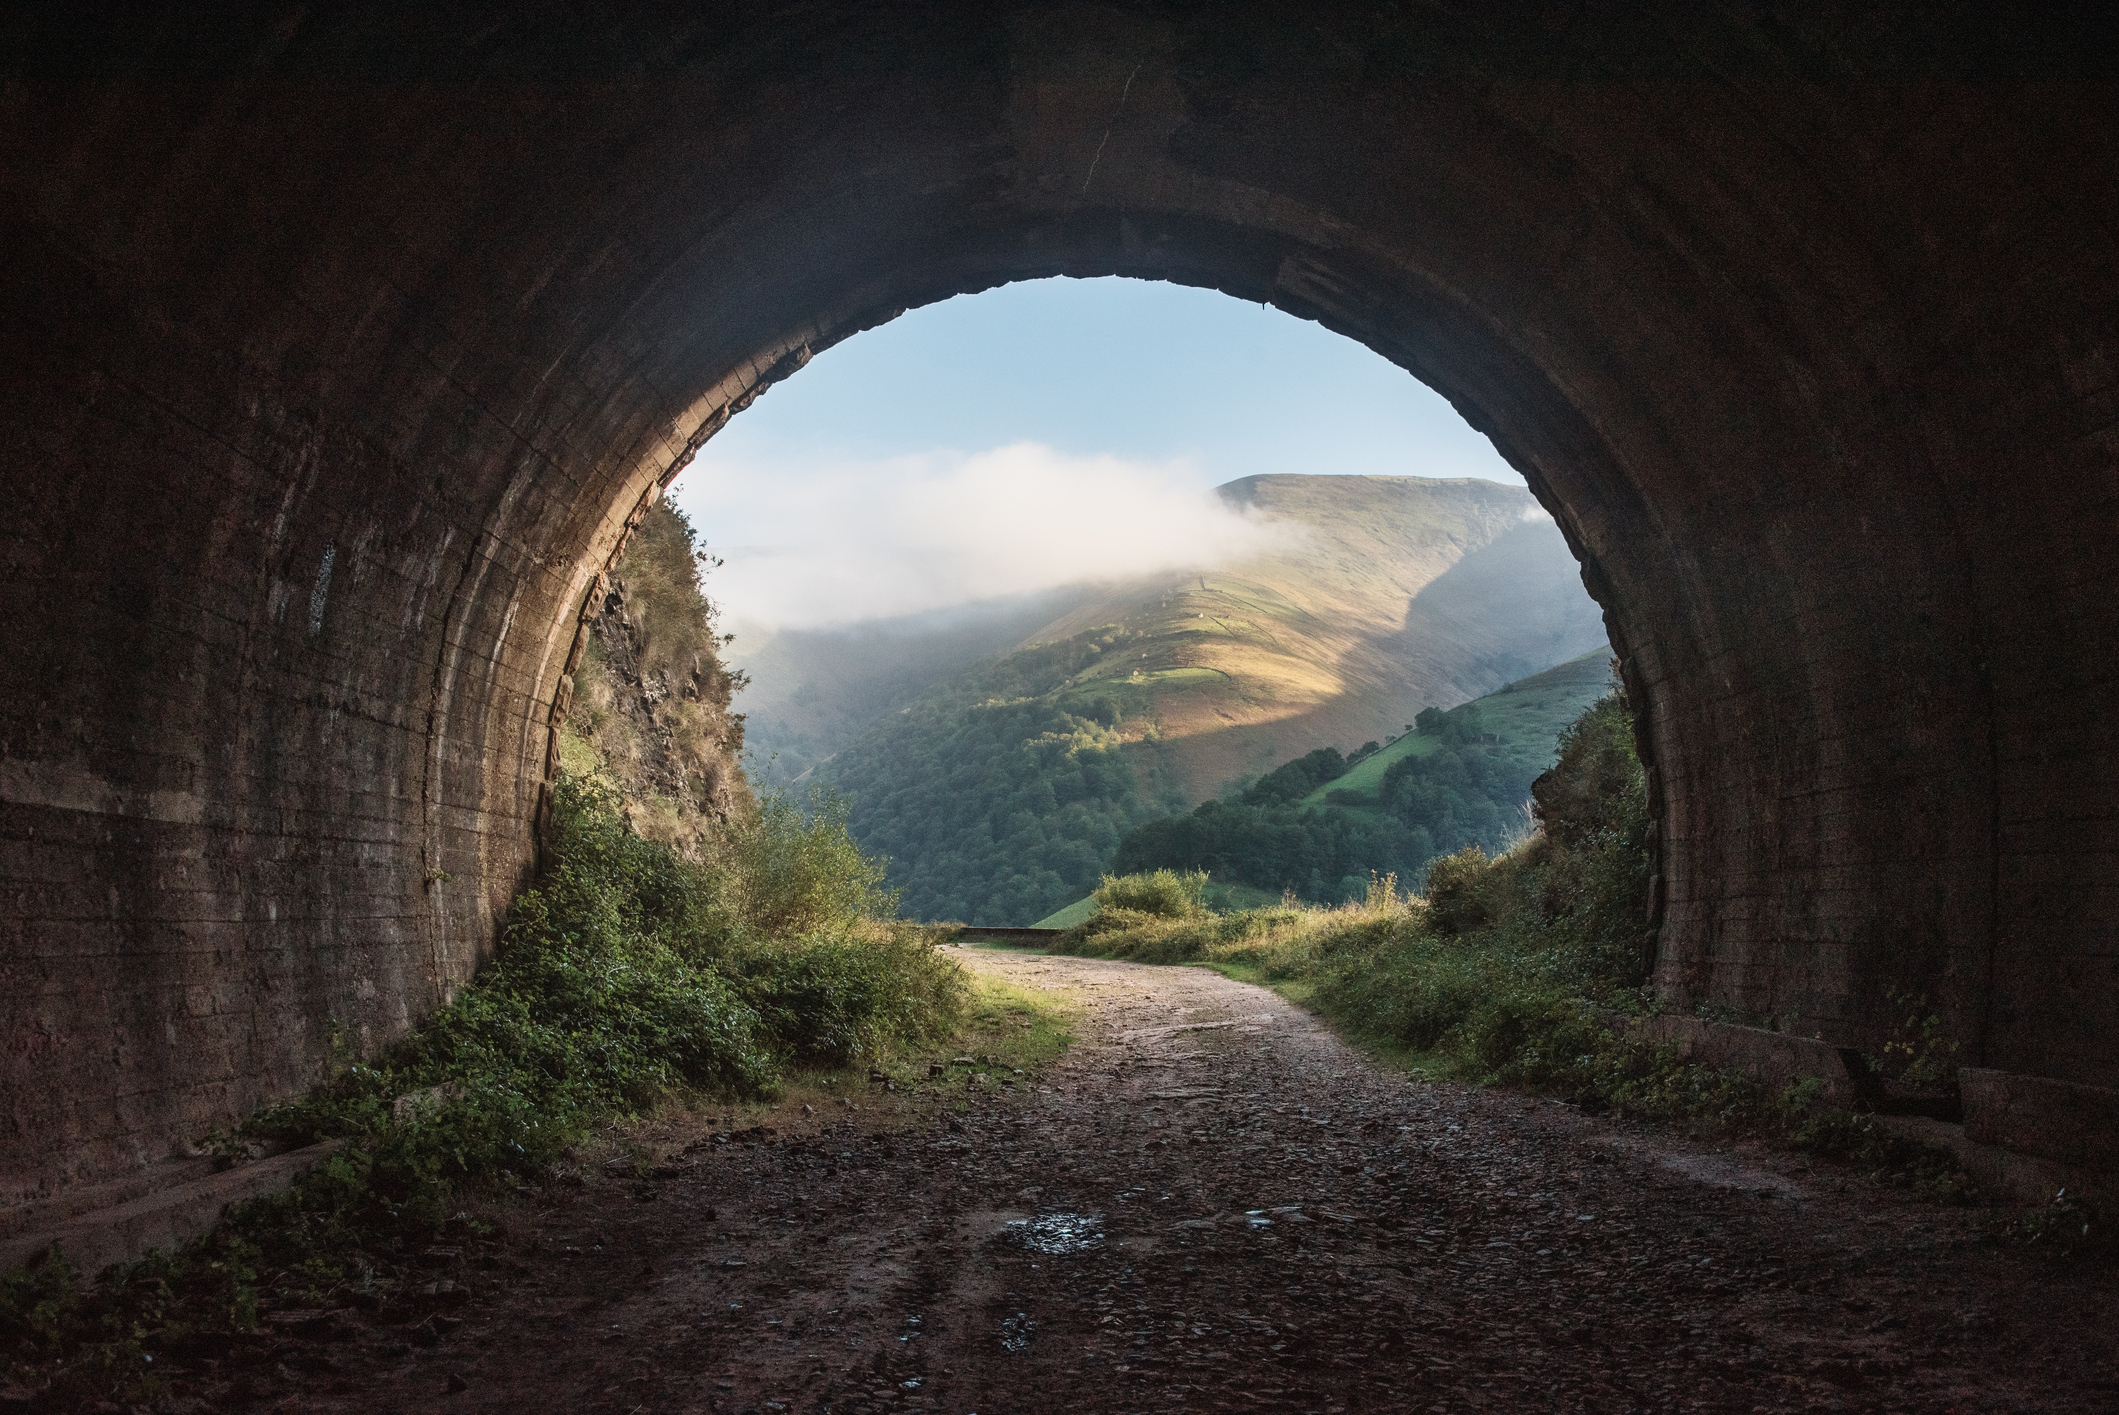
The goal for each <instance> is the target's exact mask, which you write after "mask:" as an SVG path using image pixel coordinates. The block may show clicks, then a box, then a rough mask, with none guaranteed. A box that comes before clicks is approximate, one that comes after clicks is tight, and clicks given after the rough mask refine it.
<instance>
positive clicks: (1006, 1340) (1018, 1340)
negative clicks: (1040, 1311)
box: [1001, 1312, 1037, 1351]
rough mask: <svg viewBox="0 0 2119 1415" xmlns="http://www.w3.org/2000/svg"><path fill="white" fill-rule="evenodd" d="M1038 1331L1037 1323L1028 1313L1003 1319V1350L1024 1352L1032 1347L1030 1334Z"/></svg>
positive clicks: (1018, 1313) (1019, 1313)
mask: <svg viewBox="0 0 2119 1415" xmlns="http://www.w3.org/2000/svg"><path fill="white" fill-rule="evenodd" d="M1036 1330H1037V1323H1036V1322H1035V1321H1033V1320H1032V1319H1031V1316H1030V1314H1029V1313H1028V1312H1017V1313H1016V1314H1015V1315H1014V1316H1012V1317H1003V1318H1001V1350H1003V1351H1022V1350H1025V1349H1026V1348H1028V1347H1029V1345H1030V1333H1031V1332H1033V1331H1036Z"/></svg>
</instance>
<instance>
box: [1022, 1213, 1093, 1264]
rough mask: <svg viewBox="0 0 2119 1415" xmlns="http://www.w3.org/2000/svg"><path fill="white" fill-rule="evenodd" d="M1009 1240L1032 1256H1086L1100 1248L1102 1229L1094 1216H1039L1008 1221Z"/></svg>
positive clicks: (1060, 1214)
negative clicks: (1040, 1254) (1046, 1254)
mask: <svg viewBox="0 0 2119 1415" xmlns="http://www.w3.org/2000/svg"><path fill="white" fill-rule="evenodd" d="M1008 1236H1009V1237H1010V1238H1012V1239H1014V1240H1015V1241H1016V1242H1017V1243H1020V1244H1022V1245H1023V1247H1025V1248H1028V1249H1029V1250H1030V1251H1031V1252H1033V1253H1050V1254H1054V1255H1064V1254H1068V1253H1086V1252H1088V1251H1089V1250H1090V1249H1091V1248H1097V1247H1101V1246H1102V1245H1103V1241H1104V1225H1103V1223H1102V1221H1101V1220H1100V1219H1098V1218H1097V1217H1096V1216H1095V1215H1093V1214H1065V1213H1059V1214H1039V1215H1038V1216H1037V1217H1036V1218H1012V1219H1010V1220H1008Z"/></svg>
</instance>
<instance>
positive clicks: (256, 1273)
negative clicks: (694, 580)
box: [0, 777, 1064, 1403]
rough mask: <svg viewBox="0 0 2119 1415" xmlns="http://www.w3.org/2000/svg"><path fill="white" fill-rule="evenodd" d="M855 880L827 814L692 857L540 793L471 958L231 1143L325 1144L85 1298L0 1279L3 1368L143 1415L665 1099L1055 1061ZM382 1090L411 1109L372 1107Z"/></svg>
mask: <svg viewBox="0 0 2119 1415" xmlns="http://www.w3.org/2000/svg"><path fill="white" fill-rule="evenodd" d="M824 804H825V805H826V806H827V807H828V806H829V803H828V802H827V803H824ZM880 873H881V872H880V868H879V867H878V866H877V865H876V864H875V863H874V862H873V861H871V860H868V859H866V858H864V857H863V856H861V855H860V854H859V852H858V851H857V850H855V849H854V847H853V845H852V842H851V841H850V840H849V839H848V838H847V836H846V832H845V825H844V817H843V814H840V813H837V812H835V811H834V810H832V809H824V810H821V811H819V812H817V813H815V814H808V813H805V812H802V811H799V810H796V809H794V808H793V807H792V806H791V805H790V804H789V803H787V802H785V801H776V800H774V799H771V798H768V800H767V801H766V802H764V803H762V805H761V806H760V808H759V809H758V810H757V811H756V812H755V813H754V814H753V815H752V816H751V817H750V818H749V819H748V820H747V821H744V822H741V823H738V824H737V825H736V826H735V827H733V828H732V829H731V830H730V831H729V833H728V838H727V839H726V840H725V841H724V842H723V843H722V848H721V850H720V852H719V857H718V860H717V861H716V862H715V863H713V864H699V863H695V862H693V861H690V860H687V859H685V858H684V857H682V856H680V855H678V854H677V853H676V852H675V851H674V850H673V849H671V848H670V847H669V846H667V845H664V844H660V843H657V842H654V841H650V840H645V839H642V838H641V837H640V836H638V835H636V834H634V833H633V832H632V831H631V830H629V829H628V828H627V827H626V825H625V823H624V820H623V817H622V815H621V802H620V801H619V799H618V797H617V794H616V792H615V791H614V790H613V789H611V788H610V787H608V786H605V785H602V784H599V783H598V782H597V781H595V780H593V779H591V780H580V779H576V778H573V777H567V778H563V779H562V781H561V783H560V788H559V790H558V792H557V798H556V802H555V808H554V816H553V827H552V837H551V840H550V849H549V851H548V859H547V864H546V867H545V869H544V870H543V872H542V873H541V874H540V876H539V878H538V880H537V882H536V884H535V886H534V887H532V888H531V889H529V890H526V891H525V892H524V893H523V894H522V895H521V896H520V897H519V898H518V899H517V900H516V901H515V904H514V906H513V908H512V909H511V911H510V922H509V925H508V930H507V935H506V938H505V940H504V942H503V945H502V947H501V948H500V949H499V951H498V952H497V954H496V956H495V958H494V960H493V961H492V962H491V963H489V964H488V965H487V966H486V967H485V968H483V969H482V970H480V972H479V974H478V976H477V977H476V978H475V979H473V980H472V982H471V983H470V984H469V985H468V986H466V987H464V988H463V989H462V990H461V991H460V992H459V993H458V995H457V998H456V1000H455V1001H454V1002H452V1003H451V1004H450V1005H449V1006H447V1007H445V1008H443V1009H441V1010H440V1011H439V1012H437V1013H436V1014H434V1015H433V1016H432V1017H430V1018H429V1019H428V1020H427V1021H426V1022H424V1023H423V1024H422V1025H421V1026H420V1027H419V1028H417V1029H416V1030H415V1031H414V1032H413V1033H412V1034H411V1035H410V1036H409V1037H407V1038H405V1039H404V1040H403V1041H401V1042H400V1043H398V1044H397V1045H396V1046H394V1047H392V1048H391V1049H390V1050H389V1051H387V1052H386V1053H384V1054H382V1055H380V1056H376V1057H372V1058H368V1059H364V1060H362V1061H360V1062H359V1063H357V1064H355V1065H352V1066H350V1067H348V1068H347V1069H346V1070H345V1071H343V1072H342V1073H341V1074H340V1075H338V1076H337V1077H335V1078H334V1079H333V1080H331V1081H330V1082H329V1083H327V1084H325V1085H323V1086H321V1087H319V1088H318V1089H316V1090H315V1091H313V1092H311V1093H310V1094H309V1095H307V1096H304V1097H301V1098H299V1099H298V1100H295V1101H292V1102H290V1103H287V1104H284V1105H279V1106H275V1107H273V1108H271V1109H269V1110H267V1111H265V1112H262V1113H260V1114H259V1115H257V1116H254V1117H252V1119H251V1120H250V1121H249V1122H248V1123H247V1124H246V1125H245V1126H244V1127H243V1130H242V1135H243V1136H244V1137H245V1138H250V1139H274V1140H282V1141H286V1142H288V1143H291V1144H297V1145H299V1144H306V1143H310V1142H314V1141H316V1140H320V1139H323V1138H326V1137H339V1138H343V1139H344V1140H345V1141H346V1143H345V1144H344V1145H343V1146H342V1147H341V1148H340V1149H339V1150H338V1151H337V1153H336V1154H334V1155H333V1156H332V1157H331V1158H330V1159H329V1160H328V1161H326V1162H324V1163H322V1164H319V1165H318V1166H316V1167H315V1168H313V1169H311V1170H310V1171H309V1172H307V1173H306V1174H304V1175H302V1176H300V1177H299V1178H298V1179H297V1180H296V1181H295V1182H294V1183H293V1185H292V1186H291V1187H290V1188H289V1189H288V1190H286V1191H285V1192H283V1193H280V1194H275V1195H272V1196H270V1197H267V1198H263V1199H259V1200H256V1201H253V1202H252V1203H250V1204H247V1205H245V1206H243V1207H242V1208H240V1209H239V1210H237V1211H235V1212H234V1213H233V1214H232V1215H231V1216H230V1218H229V1220H228V1221H227V1222H225V1223H223V1224H222V1225H221V1227H219V1228H218V1229H217V1230H216V1231H215V1232H213V1233H211V1234H209V1235H207V1236H205V1237H204V1238H202V1239H200V1240H198V1241H196V1242H194V1243H192V1244H189V1245H186V1246H185V1247H184V1248H183V1249H181V1250H179V1251H176V1252H168V1253H160V1254H156V1255H153V1256H151V1257H150V1258H148V1259H147V1260H145V1261H143V1262H140V1263H137V1264H132V1265H130V1266H127V1267H125V1268H122V1269H118V1270H114V1271H113V1272H112V1273H110V1274H108V1275H106V1276H105V1277H104V1280H103V1281H102V1282H100V1283H99V1284H97V1285H96V1286H94V1287H89V1286H87V1285H86V1284H84V1283H83V1282H82V1280H81V1279H82V1277H83V1276H85V1275H81V1274H75V1273H73V1272H72V1271H71V1270H70V1269H69V1268H68V1267H67V1265H66V1264H65V1262H64V1258H63V1254H62V1255H48V1256H47V1257H46V1259H44V1260H43V1261H41V1262H39V1263H36V1264H31V1265H28V1266H25V1267H22V1268H18V1269H16V1270H15V1271H14V1272H12V1273H9V1274H6V1275H4V1277H0V1359H4V1360H6V1361H7V1362H8V1363H9V1365H8V1367H7V1368H6V1370H5V1374H6V1375H7V1376H9V1377H11V1378H12V1379H14V1380H15V1381H17V1382H18V1383H20V1384H23V1385H26V1386H29V1387H31V1388H33V1389H35V1388H39V1387H45V1386H49V1387H50V1388H51V1389H52V1390H53V1391H55V1392H56V1393H57V1398H58V1399H60V1400H62V1401H77V1402H88V1401H93V1400H98V1399H112V1400H119V1401H120V1402H121V1403H125V1402H144V1401H148V1400H152V1399H154V1398H156V1397H157V1395H158V1394H159V1393H160V1392H157V1391H155V1390H153V1389H152V1388H151V1386H152V1382H144V1383H143V1377H142V1373H143V1372H145V1371H148V1370H149V1369H150V1358H151V1357H152V1356H153V1355H154V1354H155V1353H156V1352H157V1351H159V1350H171V1351H186V1350H195V1349H197V1348H199V1347H200V1346H201V1345H211V1344H212V1343H213V1342H215V1341H217V1340H219V1338H220V1336H223V1335H225V1334H227V1333H230V1332H235V1331H240V1330H244V1329H247V1328H249V1327H251V1326H252V1325H254V1324H255V1323H256V1321H257V1318H258V1315H259V1313H260V1311H261V1310H265V1309H269V1308H271V1307H274V1306H279V1305H289V1304H311V1305H313V1304H317V1303H321V1302H322V1301H324V1300H325V1297H326V1296H327V1294H329V1293H331V1292H333V1291H334V1290H337V1289H340V1288H341V1287H343V1286H344V1285H346V1284H349V1283H351V1284H355V1285H356V1286H359V1287H360V1288H361V1290H362V1291H364V1292H366V1291H369V1290H370V1289H371V1288H373V1287H374V1282H375V1273H376V1271H377V1270H378V1269H382V1268H385V1267H387V1263H386V1262H385V1261H384V1260H383V1259H381V1258H380V1257H379V1256H378V1255H380V1254H383V1253H386V1252H390V1251H402V1250H403V1249H406V1248H412V1251H417V1248H415V1247H412V1245H417V1244H426V1243H432V1242H435V1241H437V1240H438V1239H441V1238H443V1237H445V1236H448V1235H450V1234H451V1233H452V1232H453V1230H452V1227H451V1226H452V1225H454V1224H458V1223H460V1222H461V1220H460V1218H459V1217H458V1216H459V1215H461V1214H462V1213H463V1212H464V1211H465V1209H466V1208H471V1209H477V1208H480V1207H487V1206H491V1205H496V1204H505V1202H507V1201H508V1200H509V1199H511V1198H512V1197H513V1196H517V1195H525V1194H535V1193H538V1192H542V1191H544V1190H546V1189H548V1188H550V1187H552V1186H553V1185H555V1184H561V1183H563V1182H564V1173H565V1171H567V1170H568V1169H569V1167H570V1164H571V1167H573V1168H576V1169H578V1167H579V1166H578V1163H577V1162H573V1161H574V1160H578V1152H579V1151H580V1150H581V1149H582V1148H583V1147H587V1148H589V1149H595V1148H596V1147H597V1146H599V1145H601V1144H602V1143H604V1140H603V1138H602V1137H606V1136H608V1135H609V1134H610V1133H612V1131H613V1129H614V1127H616V1128H620V1129H622V1128H623V1127H624V1126H626V1125H628V1124H631V1123H634V1122H637V1121H639V1120H641V1119H642V1118H644V1117H649V1116H653V1115H656V1114H658V1113H661V1112H663V1111H664V1110H666V1109H667V1108H669V1107H671V1106H673V1105H675V1106H684V1105H696V1104H708V1103H711V1104H719V1105H728V1104H732V1103H733V1104H753V1105H755V1104H770V1103H772V1102H773V1101H774V1100H776V1099H778V1098H779V1097H780V1093H781V1089H782V1087H783V1084H784V1082H785V1079H786V1078H787V1077H788V1076H790V1075H801V1076H805V1077H814V1076H819V1075H823V1076H829V1075H830V1074H831V1073H833V1072H837V1071H845V1070H847V1069H849V1068H861V1067H876V1066H883V1065H890V1064H896V1063H897V1062H899V1061H900V1060H901V1059H902V1058H905V1057H907V1056H910V1055H913V1054H914V1053H916V1052H919V1051H923V1050H926V1049H930V1048H937V1047H947V1046H950V1045H952V1044H954V1042H955V1041H956V1040H957V1038H958V1037H959V1035H960V1033H959V1027H960V1025H970V1026H972V1027H973V1029H974V1031H976V1030H977V1029H978V1028H979V1027H982V1026H984V1025H985V1024H986V1021H987V1019H988V1018H989V1017H990V1018H992V1019H994V1025H995V1026H1001V1025H1004V1023H1005V1022H1008V1021H1009V1020H1010V1019H1012V1022H1013V1025H1012V1030H1010V1031H1009V1032H1008V1033H1007V1041H1008V1044H1009V1045H1008V1047H1007V1048H1004V1050H1010V1051H1012V1052H1013V1053H1014V1054H1020V1055H1032V1054H1038V1055H1042V1054H1044V1052H1045V1051H1047V1050H1049V1049H1050V1048H1051V1047H1053V1046H1057V1045H1064V1041H1063V1040H1062V1039H1061V1038H1062V1033H1063V1030H1064V1029H1063V1028H1058V1027H1055V1026H1053V1025H1051V1024H1050V1023H1049V1022H1040V1021H1039V1020H1037V1017H1036V1016H1033V1015H1031V1014H1032V1013H1034V1012H1035V1007H1034V1005H1033V1004H1029V1003H1023V1004H1020V1005H1019V1004H1018V1003H1017V1002H1015V1001H1013V1000H1011V999H1007V998H996V997H994V996H992V995H991V993H990V990H986V991H983V992H982V991H980V990H976V989H973V988H971V987H970V986H969V985H968V980H967V979H966V977H965V974H964V970H963V969H962V968H961V967H959V966H958V965H957V964H956V962H955V961H954V960H953V959H951V958H950V957H949V956H948V953H947V951H946V950H944V949H942V948H939V947H937V946H936V941H935V939H934V938H933V937H932V935H931V934H930V933H929V932H928V931H925V930H922V929H920V928H918V927H916V926H913V925H909V924H904V923H900V922H897V921H895V920H892V919H890V918H888V917H887V916H888V914H889V912H890V909H891V908H892V907H893V906H894V903H895V900H894V898H893V897H892V896H891V895H890V894H889V892H888V891H883V890H880V889H879V888H878V884H879V880H880ZM1026 1008H1027V1009H1029V1010H1028V1011H1026V1010H1025V1009H1026ZM1019 1013H1020V1014H1021V1016H1018V1015H1017V1014H1019ZM1025 1018H1028V1020H1030V1022H1031V1025H1030V1026H1029V1027H1027V1028H1026V1027H1023V1026H1021V1025H1019V1024H1020V1021H1021V1020H1024V1019H1025ZM408 1097H419V1098H421V1099H420V1100H419V1101H418V1102H417V1103H415V1104H413V1105H411V1106H410V1107H401V1106H399V1105H398V1104H397V1103H398V1102H401V1101H404V1100H405V1099H406V1098H408ZM570 1157H572V1159H570ZM398 1280H399V1279H395V1278H391V1279H386V1280H384V1287H385V1288H387V1287H388V1286H389V1285H390V1284H391V1283H392V1282H396V1281H398ZM413 1280H415V1281H416V1280H417V1277H416V1276H415V1278H414V1279H413Z"/></svg>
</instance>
